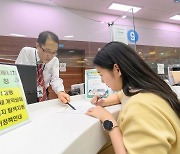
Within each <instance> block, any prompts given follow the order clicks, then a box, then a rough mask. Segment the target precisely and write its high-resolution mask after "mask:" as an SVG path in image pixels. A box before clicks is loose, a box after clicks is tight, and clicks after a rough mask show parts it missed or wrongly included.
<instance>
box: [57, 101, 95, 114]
mask: <svg viewBox="0 0 180 154" xmlns="http://www.w3.org/2000/svg"><path fill="white" fill-rule="evenodd" d="M70 104H71V105H72V106H73V107H75V109H76V110H73V109H72V108H71V107H70V106H68V105H66V106H65V108H63V109H62V110H61V111H59V112H58V113H71V114H84V113H86V112H87V111H88V109H90V108H92V107H95V105H93V104H91V103H90V102H89V101H85V100H83V101H75V102H70Z"/></svg>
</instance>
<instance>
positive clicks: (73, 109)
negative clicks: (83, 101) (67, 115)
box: [66, 102, 76, 110]
mask: <svg viewBox="0 0 180 154" xmlns="http://www.w3.org/2000/svg"><path fill="white" fill-rule="evenodd" d="M66 104H67V105H69V106H70V107H71V108H72V109H73V110H76V109H75V107H74V106H72V105H71V104H69V103H68V102H67V103H66Z"/></svg>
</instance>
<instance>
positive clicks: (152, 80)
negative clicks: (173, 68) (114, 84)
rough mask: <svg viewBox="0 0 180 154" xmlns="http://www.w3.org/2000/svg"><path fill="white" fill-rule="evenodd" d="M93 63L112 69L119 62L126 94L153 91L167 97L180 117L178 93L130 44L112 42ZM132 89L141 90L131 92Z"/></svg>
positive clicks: (100, 52)
mask: <svg viewBox="0 0 180 154" xmlns="http://www.w3.org/2000/svg"><path fill="white" fill-rule="evenodd" d="M93 63H94V64H95V65H97V66H100V67H102V68H105V69H108V70H112V69H113V67H114V64H117V65H118V66H119V68H120V71H121V74H122V89H123V92H124V94H125V95H127V96H133V95H135V94H137V93H139V92H152V93H154V94H157V95H159V96H160V97H162V98H163V99H165V100H166V101H167V102H168V103H169V104H170V106H171V107H172V109H173V110H174V111H175V112H176V114H177V115H178V117H180V102H179V100H178V98H177V95H176V94H175V93H174V92H173V91H172V90H171V88H170V87H169V85H168V84H167V83H166V82H165V81H163V80H162V79H161V78H160V77H159V76H158V75H157V74H156V73H155V72H154V71H153V70H152V69H151V68H150V67H149V66H148V65H147V64H146V63H145V62H144V61H143V60H142V59H141V58H140V57H139V55H138V54H137V53H136V52H135V51H134V50H133V49H132V48H131V47H130V46H128V45H126V44H124V43H121V42H110V43H108V44H106V45H105V46H104V47H103V48H102V49H101V50H100V51H99V52H98V53H97V55H96V56H95V58H94V60H93ZM130 89H140V91H136V92H131V91H130Z"/></svg>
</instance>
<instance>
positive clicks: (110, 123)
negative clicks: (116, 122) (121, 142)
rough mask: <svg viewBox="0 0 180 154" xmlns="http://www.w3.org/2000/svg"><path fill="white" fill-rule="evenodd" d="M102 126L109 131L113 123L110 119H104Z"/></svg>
mask: <svg viewBox="0 0 180 154" xmlns="http://www.w3.org/2000/svg"><path fill="white" fill-rule="evenodd" d="M103 127H104V129H106V130H108V131H110V130H111V129H112V128H113V123H112V121H109V120H105V121H104V122H103Z"/></svg>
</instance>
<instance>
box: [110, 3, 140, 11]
mask: <svg viewBox="0 0 180 154" xmlns="http://www.w3.org/2000/svg"><path fill="white" fill-rule="evenodd" d="M108 9H111V10H119V11H125V12H127V11H130V9H133V13H136V12H137V11H139V10H140V9H141V8H140V7H135V6H130V5H123V4H118V3H112V4H111V5H110V6H109V8H108Z"/></svg>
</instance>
